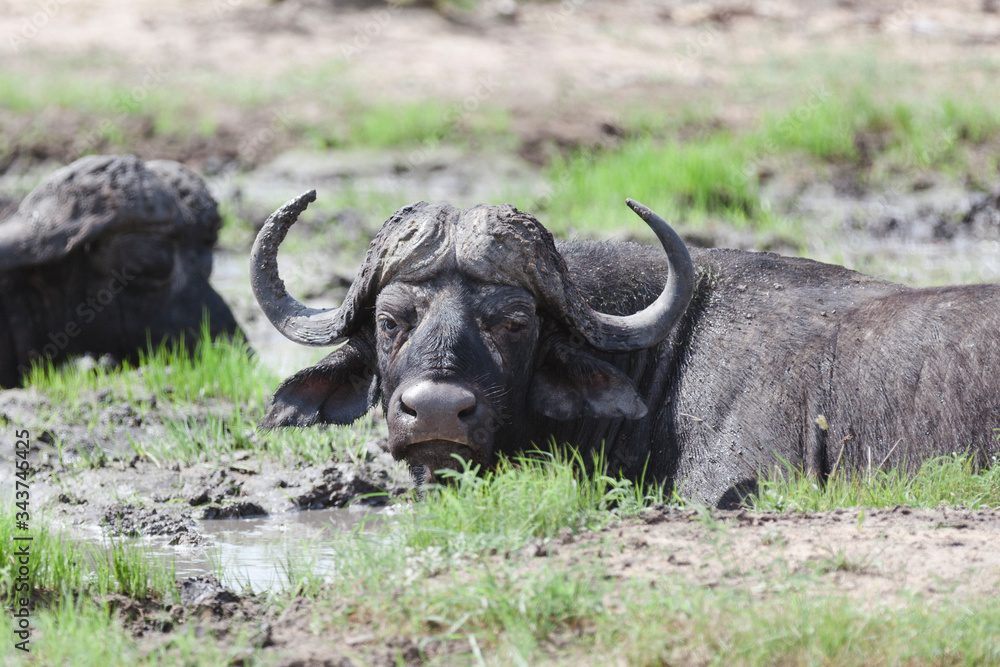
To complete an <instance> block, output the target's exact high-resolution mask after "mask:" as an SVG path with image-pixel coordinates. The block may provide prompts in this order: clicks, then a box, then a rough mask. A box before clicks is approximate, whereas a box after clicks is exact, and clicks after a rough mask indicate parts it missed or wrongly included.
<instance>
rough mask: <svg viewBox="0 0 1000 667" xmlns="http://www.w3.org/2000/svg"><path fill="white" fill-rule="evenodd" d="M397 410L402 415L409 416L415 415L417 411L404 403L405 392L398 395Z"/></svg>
mask: <svg viewBox="0 0 1000 667" xmlns="http://www.w3.org/2000/svg"><path fill="white" fill-rule="evenodd" d="M399 410H400V412H402V413H403V414H404V415H409V416H411V417H416V416H417V411H416V410H414V409H413V408H411V407H410V406H409V405H407V404H406V394H403V395H402V396H400V397H399Z"/></svg>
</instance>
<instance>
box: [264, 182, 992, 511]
mask: <svg viewBox="0 0 1000 667" xmlns="http://www.w3.org/2000/svg"><path fill="white" fill-rule="evenodd" d="M314 198H315V193H306V194H304V195H302V196H300V197H298V198H297V199H294V200H292V201H290V202H288V203H287V204H286V205H285V206H283V207H282V208H281V209H279V210H278V211H277V212H275V213H274V214H273V215H272V216H271V217H270V219H269V220H268V221H267V223H266V224H265V226H264V228H263V229H262V230H261V232H260V234H259V236H258V238H257V242H256V244H255V246H254V250H253V254H252V259H251V261H252V264H251V279H252V284H253V288H254V291H255V294H256V296H257V300H258V302H259V303H260V305H261V307H262V309H263V310H264V312H265V313H266V315H267V316H268V318H269V319H270V320H271V322H272V323H273V324H274V325H275V327H276V328H277V329H278V330H280V331H281V332H282V333H283V334H284V335H286V336H287V337H289V338H291V339H292V340H294V341H296V342H299V343H302V344H305V345H334V344H337V343H343V345H342V346H341V347H339V348H338V349H337V350H336V351H334V352H333V353H332V354H330V355H329V356H327V357H326V358H325V359H323V360H322V361H320V362H319V363H318V364H316V365H315V366H312V367H311V368H307V369H305V370H303V371H300V372H299V373H297V374H296V375H293V376H292V377H290V378H288V379H287V380H286V381H285V382H284V383H282V385H281V386H280V387H279V388H278V389H277V391H276V392H275V394H274V398H273V403H272V406H271V409H270V412H269V413H268V414H267V416H266V417H265V418H264V419H263V421H262V422H261V425H262V426H263V427H265V428H271V427H277V426H308V425H312V424H318V423H334V424H347V423H350V422H352V421H353V420H355V419H357V418H358V417H359V416H361V415H363V414H364V413H365V412H367V411H368V410H369V409H370V408H371V407H373V406H374V405H375V404H376V403H377V402H378V401H381V403H382V407H383V409H384V411H385V415H386V420H387V422H388V429H389V443H388V447H389V450H390V451H391V453H392V454H393V456H395V457H396V458H397V459H405V460H406V461H408V462H409V464H410V465H411V466H412V468H413V470H414V473H415V476H416V477H417V479H418V481H419V480H420V479H424V480H426V479H433V478H434V472H435V471H437V470H440V469H443V468H453V467H455V465H456V462H455V460H454V457H453V455H455V454H458V455H460V456H461V457H462V458H464V459H467V460H470V461H472V462H475V463H479V464H483V465H489V464H490V463H491V462H492V461H493V460H494V459H495V457H496V456H497V454H498V453H504V454H512V453H516V452H518V451H524V450H528V449H531V448H533V447H534V446H535V445H546V444H547V443H549V442H550V441H552V440H554V441H556V442H559V443H569V444H570V445H572V446H573V447H576V448H577V449H579V450H581V451H584V452H586V451H592V450H596V449H599V448H601V447H602V446H603V449H604V452H605V457H606V460H607V462H608V464H609V465H610V469H611V470H612V471H617V472H620V473H622V474H624V475H626V476H628V477H631V478H633V479H640V478H643V477H645V479H647V480H650V479H655V480H658V481H665V482H667V483H668V484H670V485H672V487H673V488H675V489H676V490H677V491H678V492H679V493H681V494H682V495H684V496H686V497H689V498H695V499H699V500H702V501H704V502H707V503H710V504H722V505H728V504H731V503H733V502H736V501H738V500H739V499H740V498H741V494H742V493H744V492H745V491H746V490H747V489H748V488H752V487H753V485H754V483H755V480H756V479H757V477H758V476H759V475H760V473H761V471H764V470H768V469H771V468H772V467H773V466H775V465H780V464H781V462H788V463H791V464H793V465H796V466H801V467H802V468H804V469H805V470H807V471H810V472H812V473H814V474H816V475H817V476H819V477H820V478H823V477H824V476H826V475H829V474H830V473H831V471H833V470H835V469H841V470H845V469H853V470H859V469H863V468H865V467H876V466H904V465H913V464H916V463H919V462H921V461H923V460H925V459H926V458H928V457H929V456H933V455H939V454H945V453H949V452H952V451H967V450H970V449H971V451H973V452H975V453H976V454H977V455H978V456H979V457H981V458H982V459H984V460H985V459H987V458H988V457H989V456H991V455H992V454H993V453H995V452H996V451H997V449H998V443H997V434H996V433H995V432H994V429H996V428H997V427H1000V286H997V285H976V286H965V287H943V288H934V289H911V288H907V287H903V286H901V285H896V284H893V283H889V282H885V281H882V280H878V279H875V278H871V277H868V276H865V275H861V274H859V273H856V272H854V271H850V270H848V269H845V268H843V267H839V266H832V265H828V264H821V263H818V262H814V261H810V260H806V259H795V258H789V257H781V256H778V255H775V254H771V253H755V252H743V251H732V250H718V249H708V250H698V249H694V250H692V251H691V252H690V253H689V251H688V250H687V249H686V248H685V246H684V243H683V242H682V241H681V239H680V238H679V237H678V236H677V235H676V234H675V233H674V232H673V230H671V229H670V227H669V226H668V225H667V224H666V223H665V222H664V221H663V220H662V219H661V218H659V217H658V216H657V215H656V214H655V213H653V212H652V211H650V210H649V209H647V208H645V207H643V206H642V205H640V204H637V203H635V202H631V201H630V202H629V205H630V206H631V207H632V209H633V210H634V211H636V213H638V214H639V215H640V216H641V217H642V219H643V220H645V222H646V223H647V224H648V225H649V226H650V227H651V228H652V229H653V231H654V232H655V233H656V235H657V236H658V238H659V240H660V242H661V243H662V246H663V248H662V249H657V248H653V247H646V246H642V245H637V244H633V243H590V242H584V243H561V244H556V243H554V242H553V240H552V237H551V235H550V234H549V233H548V231H546V230H545V228H544V227H542V225H541V224H540V223H539V222H538V221H537V220H536V219H535V218H533V217H532V216H530V215H528V214H526V213H523V212H521V211H518V210H517V209H515V208H514V207H512V206H510V205H500V206H486V205H481V206H476V207H473V208H470V209H465V210H460V209H456V208H453V207H452V206H449V205H448V204H427V203H417V204H413V205H411V206H407V207H406V208H403V209H401V210H400V211H398V212H397V213H395V214H394V215H393V216H392V217H391V218H389V220H388V221H386V223H385V225H384V226H383V227H382V229H381V231H380V232H379V233H378V235H377V236H376V238H375V240H374V241H373V242H372V244H371V246H370V248H369V250H368V254H367V257H366V258H365V262H364V265H363V266H362V267H361V270H360V272H359V273H358V276H357V278H356V279H355V281H354V283H353V285H352V286H351V288H350V290H349V291H348V293H347V296H346V298H345V300H344V303H343V305H342V306H341V307H339V308H333V309H328V310H317V309H312V308H309V307H307V306H305V305H303V304H301V303H299V302H298V301H296V300H295V299H294V298H292V297H291V296H290V295H289V294H288V293H287V291H286V290H285V287H284V284H283V283H282V282H281V280H280V278H279V276H278V272H277V265H276V260H275V257H276V254H277V250H278V246H279V244H280V243H281V241H282V240H283V239H284V237H285V234H286V232H287V230H288V228H289V226H290V225H291V224H292V223H293V222H294V221H295V219H296V218H297V216H298V215H299V214H300V213H301V211H302V210H303V209H304V208H305V207H306V206H307V203H308V202H310V201H313V199H314ZM838 467H839V468H838ZM668 488H669V487H668Z"/></svg>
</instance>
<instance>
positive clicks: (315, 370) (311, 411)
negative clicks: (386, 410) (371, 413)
mask: <svg viewBox="0 0 1000 667" xmlns="http://www.w3.org/2000/svg"><path fill="white" fill-rule="evenodd" d="M378 392H379V386H378V378H377V377H376V375H375V356H374V354H373V353H372V350H371V347H370V346H369V345H367V344H366V343H364V342H362V341H358V340H355V339H351V340H349V341H348V342H347V343H345V344H344V345H343V347H341V348H339V349H338V350H336V351H335V352H333V353H331V354H329V355H328V356H326V357H325V358H324V359H323V360H322V361H320V362H319V363H318V364H316V365H315V366H310V367H309V368H306V369H303V370H301V371H299V372H298V373H296V374H295V375H293V376H292V377H290V378H288V379H287V380H285V381H284V382H282V383H281V385H280V386H279V387H278V389H277V390H276V391H275V392H274V396H273V397H272V398H271V406H270V409H269V410H268V413H267V415H266V416H265V417H264V418H263V419H262V420H260V427H261V428H264V429H270V428H276V427H278V426H314V425H316V424H350V423H351V422H353V421H354V420H356V419H357V418H358V417H361V416H362V415H363V414H365V413H366V412H368V410H370V409H371V408H372V407H373V406H374V405H375V402H376V401H377V400H378Z"/></svg>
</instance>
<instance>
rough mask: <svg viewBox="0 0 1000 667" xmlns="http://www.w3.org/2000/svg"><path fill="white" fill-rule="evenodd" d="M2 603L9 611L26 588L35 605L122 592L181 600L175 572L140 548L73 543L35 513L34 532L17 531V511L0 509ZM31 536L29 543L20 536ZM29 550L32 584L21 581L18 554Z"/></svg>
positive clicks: (114, 543)
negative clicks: (82, 595)
mask: <svg viewBox="0 0 1000 667" xmlns="http://www.w3.org/2000/svg"><path fill="white" fill-rule="evenodd" d="M0 519H2V521H0V599H2V600H3V601H4V603H5V604H7V605H8V606H9V605H11V604H12V600H13V599H14V598H15V597H16V596H20V595H23V592H22V591H21V590H20V589H19V588H15V586H17V585H19V584H22V583H23V584H27V585H28V586H29V587H30V590H31V597H32V599H33V600H35V601H36V602H37V601H38V600H39V598H40V597H42V596H44V597H45V598H53V597H54V598H60V597H66V596H72V595H76V594H80V593H85V594H93V595H105V594H108V593H121V594H122V595H127V596H130V597H133V598H137V599H142V600H145V599H150V598H153V599H172V597H173V596H175V595H176V588H175V586H174V576H173V570H172V568H170V567H169V566H167V565H165V564H163V563H159V562H156V561H154V560H152V559H150V558H147V557H146V556H145V555H144V553H143V549H142V547H141V546H140V545H136V544H133V543H131V542H128V541H123V540H110V542H108V543H107V544H104V545H102V546H88V545H84V544H81V543H79V542H74V541H72V540H70V539H69V538H67V537H66V536H65V535H63V534H62V533H57V532H54V530H53V528H52V527H51V525H50V524H49V523H48V521H47V520H46V518H45V516H44V515H37V514H35V513H32V516H31V518H30V520H29V525H30V531H27V532H25V531H23V530H16V529H15V525H16V524H15V521H14V519H15V516H14V513H13V511H12V510H8V509H6V508H4V509H3V510H0ZM24 536H30V537H31V540H30V541H25V540H15V537H24ZM24 544H27V545H29V549H30V556H29V561H28V572H29V574H28V576H27V580H26V581H23V582H19V581H18V580H17V578H18V577H19V576H20V571H19V568H20V567H21V565H22V564H20V563H19V562H18V561H17V558H18V556H17V554H18V549H19V548H20V547H21V546H22V545H24Z"/></svg>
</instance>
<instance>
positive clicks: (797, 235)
mask: <svg viewBox="0 0 1000 667" xmlns="http://www.w3.org/2000/svg"><path fill="white" fill-rule="evenodd" d="M654 119H655V116H648V115H647V116H637V117H635V118H634V119H633V120H632V121H630V122H632V123H633V125H632V126H629V127H627V128H626V133H627V135H628V136H629V137H630V138H629V139H627V140H626V141H624V142H623V144H622V145H621V146H620V147H618V148H616V149H613V150H591V151H585V152H582V153H579V154H577V155H574V156H572V157H570V158H568V159H565V160H556V161H555V162H554V163H553V164H552V165H550V166H549V168H548V172H547V176H548V179H549V186H548V188H547V190H546V191H545V192H543V193H542V195H541V196H537V197H535V198H534V199H528V201H527V202H526V203H522V204H521V205H522V206H523V207H524V208H526V209H527V210H531V211H542V212H544V219H545V222H546V225H547V226H549V227H550V228H551V229H552V230H553V231H555V232H557V233H560V234H573V233H584V234H598V235H607V234H615V233H618V234H620V233H623V232H624V233H625V234H626V235H629V236H631V235H644V234H645V232H644V230H643V229H642V228H641V227H640V226H627V224H626V225H624V226H623V223H622V220H623V207H622V199H623V198H624V197H626V196H627V197H632V198H634V199H637V200H639V201H641V202H643V203H644V204H646V205H647V206H650V207H651V208H653V209H654V210H656V211H657V212H658V213H660V215H662V216H663V217H664V218H666V219H667V220H669V221H676V222H679V223H681V224H682V225H687V226H695V227H697V226H701V225H703V224H705V222H706V221H708V220H718V221H721V222H723V223H725V224H728V225H732V226H735V227H739V228H746V229H751V230H755V231H763V232H767V231H771V232H778V233H782V234H786V235H788V236H789V237H790V240H792V241H800V240H801V238H802V234H804V233H805V229H803V228H802V227H801V226H800V225H796V224H794V221H789V220H785V219H782V218H781V217H780V216H777V215H774V214H772V213H771V212H770V210H769V208H768V205H767V203H766V202H764V201H762V199H761V195H760V184H759V178H758V172H759V171H760V169H761V168H762V167H763V166H764V165H768V164H770V165H771V166H774V164H775V163H776V162H779V163H780V162H781V161H783V160H785V161H787V160H789V159H792V160H798V161H799V162H797V163H795V166H794V167H793V168H796V169H798V168H800V167H801V164H800V163H801V161H805V162H807V163H813V164H814V165H815V168H818V169H821V170H822V169H830V168H834V167H844V166H848V167H851V168H853V169H856V170H857V171H858V173H859V174H860V176H859V177H860V178H862V179H865V180H868V181H869V182H871V183H872V184H873V185H877V184H878V182H879V181H880V180H881V181H884V180H885V179H887V178H890V177H892V176H893V175H898V174H900V173H903V174H912V173H914V172H916V173H919V172H920V171H922V170H926V169H937V170H941V171H944V172H946V173H952V174H955V175H961V174H965V175H967V176H968V177H969V178H971V179H972V180H973V181H974V182H980V181H982V178H983V177H982V175H981V174H979V173H978V168H977V166H976V165H977V164H978V163H976V162H975V161H974V160H973V153H974V152H975V151H976V150H981V147H982V146H983V145H989V146H992V145H994V144H1000V107H997V106H996V105H990V104H988V103H986V102H985V101H983V100H981V99H978V98H975V97H973V98H969V99H957V98H954V97H950V96H943V97H936V98H933V99H931V100H920V101H913V100H907V99H895V100H893V99H889V100H883V99H879V98H876V97H875V96H873V95H872V93H871V92H868V91H866V90H863V89H855V90H847V91H837V93H836V94H834V93H826V94H823V95H817V94H814V96H813V97H810V98H807V99H805V100H802V101H800V102H799V103H798V104H793V105H791V106H790V108H788V109H785V110H783V111H780V112H778V111H776V112H768V113H765V114H763V115H762V116H761V117H760V118H759V119H758V120H757V121H756V122H755V123H754V124H752V125H751V126H750V127H747V128H742V129H739V130H730V129H719V128H716V127H713V124H712V123H710V122H709V119H707V118H705V119H702V123H701V124H702V125H703V126H705V127H706V128H707V129H704V130H703V131H701V132H699V133H696V134H695V135H694V136H692V137H688V138H686V139H684V140H681V139H680V138H679V136H678V133H679V132H680V128H679V127H678V125H677V123H675V122H670V121H668V120H666V119H664V120H663V121H662V124H661V125H657V124H656V122H654ZM692 122H693V121H692ZM994 164H996V160H995V159H994Z"/></svg>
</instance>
